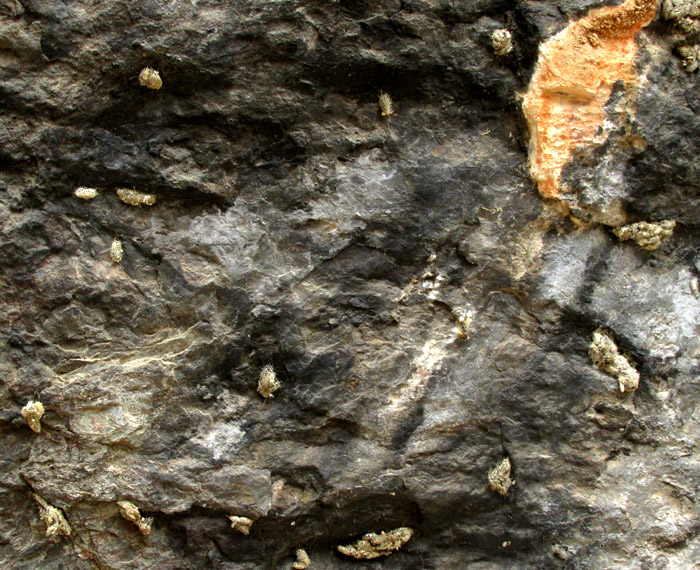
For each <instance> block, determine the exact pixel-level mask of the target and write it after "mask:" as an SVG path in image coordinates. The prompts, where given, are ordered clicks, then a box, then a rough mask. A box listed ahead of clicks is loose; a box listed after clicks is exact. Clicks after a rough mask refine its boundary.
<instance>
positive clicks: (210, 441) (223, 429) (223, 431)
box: [195, 422, 245, 461]
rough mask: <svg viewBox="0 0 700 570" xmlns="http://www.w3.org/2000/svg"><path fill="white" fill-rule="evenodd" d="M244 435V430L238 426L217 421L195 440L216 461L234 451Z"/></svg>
mask: <svg viewBox="0 0 700 570" xmlns="http://www.w3.org/2000/svg"><path fill="white" fill-rule="evenodd" d="M244 436H245V432H244V431H243V430H242V429H241V428H240V427H239V426H237V425H235V424H229V423H225V422H219V423H216V424H214V425H213V426H212V427H211V428H210V430H209V431H208V432H206V433H204V434H203V435H202V436H200V437H198V438H197V439H196V440H195V441H196V442H197V443H199V444H200V445H202V446H204V447H205V448H206V449H208V450H209V451H210V452H211V454H212V457H213V459H214V460H216V461H218V460H220V459H222V458H223V457H225V456H228V455H230V454H232V453H235V451H236V449H237V448H238V446H239V445H240V443H241V441H242V440H243V437H244Z"/></svg>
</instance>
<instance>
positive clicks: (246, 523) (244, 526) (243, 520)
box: [228, 515, 253, 535]
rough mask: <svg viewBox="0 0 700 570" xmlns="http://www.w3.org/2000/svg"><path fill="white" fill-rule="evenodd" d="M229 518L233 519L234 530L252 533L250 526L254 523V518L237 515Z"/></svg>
mask: <svg viewBox="0 0 700 570" xmlns="http://www.w3.org/2000/svg"><path fill="white" fill-rule="evenodd" d="M228 518H229V520H230V521H231V528H232V529H233V530H235V531H238V532H240V533H241V534H246V535H247V534H250V527H251V526H252V525H253V519H249V518H248V517H239V516H235V515H234V516H229V517H228Z"/></svg>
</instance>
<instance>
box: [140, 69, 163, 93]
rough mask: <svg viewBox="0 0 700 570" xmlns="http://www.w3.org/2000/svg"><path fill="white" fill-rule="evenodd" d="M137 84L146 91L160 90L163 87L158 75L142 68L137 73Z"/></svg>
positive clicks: (154, 71)
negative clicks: (146, 89)
mask: <svg viewBox="0 0 700 570" xmlns="http://www.w3.org/2000/svg"><path fill="white" fill-rule="evenodd" d="M139 83H140V84H141V86H142V87H147V88H148V89H160V88H161V87H163V80H162V79H161V78H160V73H158V72H157V71H156V70H155V69H152V68H150V67H144V68H143V69H142V70H141V73H139Z"/></svg>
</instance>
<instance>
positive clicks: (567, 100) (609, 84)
mask: <svg viewBox="0 0 700 570" xmlns="http://www.w3.org/2000/svg"><path fill="white" fill-rule="evenodd" d="M656 5H657V0H626V2H624V3H623V4H621V5H619V6H612V7H604V8H597V9H594V10H591V11H590V12H588V14H586V16H584V17H583V18H581V19H580V20H578V21H576V22H573V23H571V24H569V26H567V27H566V28H565V29H564V30H562V31H561V32H560V33H559V34H557V35H556V36H554V37H552V38H551V39H550V40H548V41H547V42H545V43H543V44H542V45H541V46H540V52H539V59H538V63H537V67H536V68H535V73H534V75H533V76H532V81H531V82H530V87H529V88H528V91H527V93H526V94H525V98H524V100H523V110H524V112H525V118H526V119H527V122H528V126H529V128H530V137H531V140H530V172H531V174H532V178H533V179H534V180H535V181H536V182H537V184H538V187H539V190H540V194H542V196H544V197H545V198H556V197H557V196H558V195H559V190H560V188H559V185H560V177H561V172H562V169H563V168H564V166H565V165H566V164H567V162H569V160H570V159H571V157H572V156H573V153H574V151H575V150H576V149H577V148H579V147H582V146H586V145H592V144H600V143H602V142H603V141H605V139H606V137H607V133H606V131H605V129H604V128H601V127H603V121H604V120H605V108H604V106H605V104H606V103H607V101H608V99H609V98H610V94H611V93H612V88H613V85H614V84H615V83H616V82H618V81H620V80H622V81H624V82H625V87H626V88H628V89H629V88H634V87H636V83H637V77H636V73H635V70H634V59H635V56H636V54H637V44H636V42H635V35H636V34H637V32H639V30H641V29H642V28H643V27H644V26H646V25H647V24H648V23H649V22H651V21H652V20H653V19H654V15H655V13H656Z"/></svg>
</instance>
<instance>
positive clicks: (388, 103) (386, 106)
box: [379, 91, 395, 117]
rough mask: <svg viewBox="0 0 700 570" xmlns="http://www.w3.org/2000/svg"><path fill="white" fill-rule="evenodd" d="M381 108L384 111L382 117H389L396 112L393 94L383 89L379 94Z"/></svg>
mask: <svg viewBox="0 0 700 570" xmlns="http://www.w3.org/2000/svg"><path fill="white" fill-rule="evenodd" d="M379 110H380V111H381V113H382V117H388V116H389V115H393V114H394V112H395V110H394V102H393V101H392V100H391V96H390V95H389V94H388V93H384V92H383V91H382V92H381V93H380V94H379Z"/></svg>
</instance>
